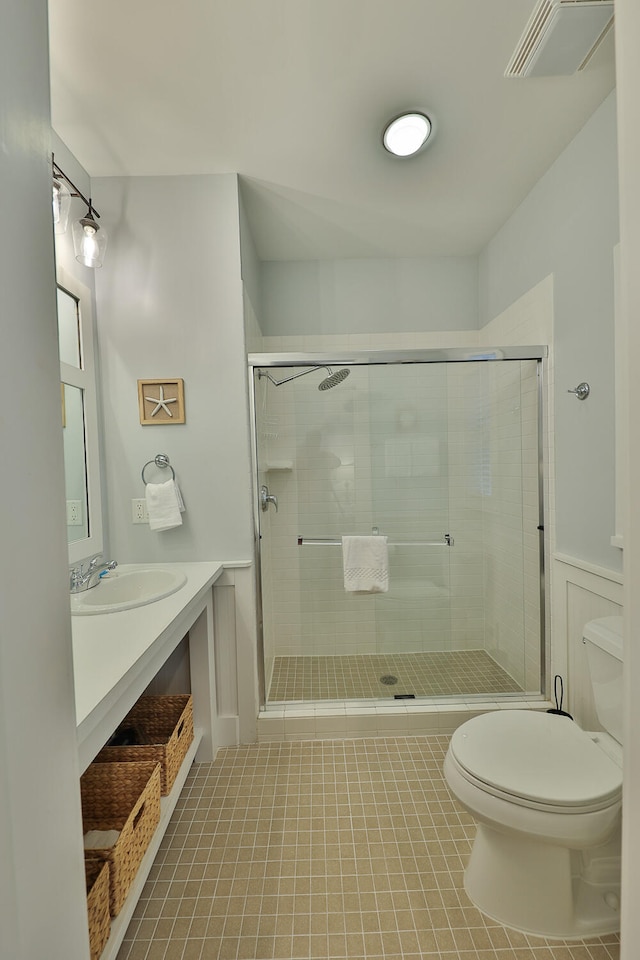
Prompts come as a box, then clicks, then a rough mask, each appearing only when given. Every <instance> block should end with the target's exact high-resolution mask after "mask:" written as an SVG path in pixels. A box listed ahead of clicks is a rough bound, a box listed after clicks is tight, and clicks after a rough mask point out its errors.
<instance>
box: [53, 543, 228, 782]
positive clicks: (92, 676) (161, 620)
mask: <svg viewBox="0 0 640 960" xmlns="http://www.w3.org/2000/svg"><path fill="white" fill-rule="evenodd" d="M153 566H158V567H162V568H165V569H169V570H176V571H180V572H182V573H184V574H186V577H187V582H186V583H185V584H184V586H183V587H181V588H180V589H179V590H177V591H176V592H175V593H172V594H171V595H170V596H168V597H164V598H163V599H161V600H156V601H155V602H153V603H147V604H145V605H143V606H139V607H134V608H133V609H129V610H121V611H114V612H111V613H105V614H100V615H97V616H89V617H86V616H81V617H72V618H71V620H72V634H73V669H74V679H75V699H76V725H77V731H78V747H79V752H80V758H81V766H82V768H84V767H85V766H86V764H87V763H88V762H90V760H91V758H92V756H93V750H94V749H96V744H97V749H99V747H100V746H101V745H102V743H104V740H102V741H101V742H98V741H99V740H100V736H102V735H104V732H105V731H106V735H107V736H108V735H110V733H111V732H112V731H113V729H115V726H116V725H117V723H118V722H119V721H120V719H121V716H120V715H119V714H122V716H124V713H126V710H127V709H128V707H129V706H130V705H131V704H129V703H128V700H131V702H132V703H133V702H134V700H135V699H136V698H137V696H138V695H139V694H140V693H141V692H142V690H143V689H144V687H145V686H146V685H147V684H148V683H149V682H150V681H151V679H152V678H153V676H154V675H155V672H157V669H158V668H159V666H160V665H161V664H162V662H164V660H165V659H166V657H167V656H168V655H169V654H170V653H171V651H172V650H173V649H174V648H175V646H176V645H177V644H178V643H179V642H180V640H181V639H182V637H183V636H184V635H185V634H186V633H187V631H188V630H189V628H190V627H191V626H192V624H193V623H194V621H195V620H196V619H197V618H198V616H199V615H200V613H201V612H202V610H203V609H204V608H205V606H206V604H207V600H208V596H209V595H210V591H211V587H212V586H213V584H214V583H215V581H216V580H217V579H218V577H219V576H220V575H221V574H222V572H223V570H224V568H225V564H224V563H223V562H217V561H208V562H201V563H163V564H147V563H145V564H127V565H123V566H122V567H120V568H119V569H121V570H122V571H123V572H125V571H128V570H135V569H143V568H144V569H146V568H149V567H153ZM94 589H96V590H99V589H100V586H97V587H95V588H94ZM132 698H133V699H132ZM123 711H124V712H123ZM112 723H113V726H111V724H112Z"/></svg>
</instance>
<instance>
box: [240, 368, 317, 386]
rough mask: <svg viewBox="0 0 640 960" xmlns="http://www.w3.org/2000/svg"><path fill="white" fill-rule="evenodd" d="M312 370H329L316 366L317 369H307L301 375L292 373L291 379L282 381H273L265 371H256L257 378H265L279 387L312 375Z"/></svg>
mask: <svg viewBox="0 0 640 960" xmlns="http://www.w3.org/2000/svg"><path fill="white" fill-rule="evenodd" d="M314 370H329V367H327V366H324V364H318V366H317V367H309V369H308V370H303V371H302V373H294V374H293V376H292V377H285V378H284V380H274V378H273V377H272V376H271V374H270V373H268V372H267V371H266V370H258V378H259V379H260V378H261V377H266V378H267V380H269V381H271V383H272V384H273V385H274V386H275V387H281V386H282V384H283V383H290V382H291V380H297V379H298V377H306V375H307V374H308V373H313V371H314Z"/></svg>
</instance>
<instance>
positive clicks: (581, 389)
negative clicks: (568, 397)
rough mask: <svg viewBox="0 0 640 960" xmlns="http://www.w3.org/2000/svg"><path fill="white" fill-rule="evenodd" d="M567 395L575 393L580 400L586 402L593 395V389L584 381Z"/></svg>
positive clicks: (568, 391)
mask: <svg viewBox="0 0 640 960" xmlns="http://www.w3.org/2000/svg"><path fill="white" fill-rule="evenodd" d="M567 393H574V394H575V395H576V397H577V398H578V400H586V399H587V397H588V396H589V394H590V393H591V387H590V386H589V384H588V383H584V381H583V382H582V383H579V384H578V386H577V387H574V388H573V390H567Z"/></svg>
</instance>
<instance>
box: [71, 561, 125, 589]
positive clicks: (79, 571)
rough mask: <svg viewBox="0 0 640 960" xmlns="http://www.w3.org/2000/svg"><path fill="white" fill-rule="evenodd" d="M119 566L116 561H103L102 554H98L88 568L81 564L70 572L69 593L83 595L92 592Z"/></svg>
mask: <svg viewBox="0 0 640 960" xmlns="http://www.w3.org/2000/svg"><path fill="white" fill-rule="evenodd" d="M117 566H118V562H117V561H116V560H108V561H107V560H103V559H102V554H101V553H97V554H96V555H95V557H91V559H90V560H89V563H88V564H87V566H86V568H85V566H84V564H82V563H80V564H78V566H77V567H72V568H71V569H70V570H69V591H70V592H71V593H82V592H83V591H84V590H91V588H92V587H95V586H97V585H98V584H99V583H100V579H101V578H102V577H103V576H104V575H105V573H107V572H108V571H109V570H115V568H116V567H117Z"/></svg>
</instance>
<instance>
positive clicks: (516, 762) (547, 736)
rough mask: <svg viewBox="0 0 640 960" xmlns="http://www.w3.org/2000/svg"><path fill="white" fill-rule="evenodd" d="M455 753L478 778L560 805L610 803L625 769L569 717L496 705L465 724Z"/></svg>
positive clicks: (457, 734) (524, 796) (454, 745)
mask: <svg viewBox="0 0 640 960" xmlns="http://www.w3.org/2000/svg"><path fill="white" fill-rule="evenodd" d="M450 749H451V752H452V753H453V756H454V757H455V759H456V760H457V762H458V764H459V765H460V767H462V769H463V770H466V771H467V772H468V773H469V774H470V775H471V776H472V777H473V778H474V779H476V780H479V781H481V782H483V783H486V784H487V785H488V786H489V787H493V788H494V789H496V790H499V791H501V792H502V793H507V794H510V795H511V796H513V797H514V798H521V799H523V800H529V801H532V802H534V803H536V802H537V803H544V804H547V805H551V806H559V807H582V806H589V807H593V805H594V804H597V805H600V804H601V805H603V806H604V805H606V803H607V801H613V800H615V799H617V798H618V797H619V796H620V793H621V790H622V770H621V769H620V767H619V766H617V764H616V763H614V761H613V760H612V759H611V758H610V757H608V756H607V754H606V753H604V751H602V750H600V749H599V748H598V747H597V746H596V744H595V743H594V742H593V740H591V738H590V737H589V736H588V734H586V733H585V732H584V731H583V730H581V729H580V727H579V726H578V725H577V724H576V723H574V722H573V721H572V720H569V719H568V718H566V717H558V716H554V715H553V714H549V713H542V712H536V711H533V710H496V711H494V712H492V713H485V714H483V715H482V716H479V717H474V718H473V719H472V720H468V721H467V722H466V723H463V724H462V726H461V727H458V729H457V730H456V731H455V733H454V734H453V736H452V738H451V747H450Z"/></svg>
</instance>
